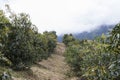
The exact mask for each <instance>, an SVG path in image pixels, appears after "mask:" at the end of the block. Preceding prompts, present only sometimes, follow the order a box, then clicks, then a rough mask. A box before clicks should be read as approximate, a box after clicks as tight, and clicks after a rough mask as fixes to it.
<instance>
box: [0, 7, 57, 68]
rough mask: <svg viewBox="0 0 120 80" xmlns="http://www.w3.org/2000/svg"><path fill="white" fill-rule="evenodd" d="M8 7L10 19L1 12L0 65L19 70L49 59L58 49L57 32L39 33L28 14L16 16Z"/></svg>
mask: <svg viewBox="0 0 120 80" xmlns="http://www.w3.org/2000/svg"><path fill="white" fill-rule="evenodd" d="M7 7H8V13H9V15H10V17H9V18H8V17H6V15H5V13H4V12H3V11H2V10H0V64H3V65H10V66H12V68H14V69H17V70H18V69H23V68H26V67H30V66H31V65H32V64H33V63H35V62H38V61H41V60H42V59H47V57H49V56H50V54H51V53H53V51H54V48H55V47H56V42H57V35H56V32H55V31H51V32H47V31H45V32H44V33H43V34H41V33H38V31H37V27H36V26H35V25H33V24H32V22H31V20H30V17H29V15H28V14H25V13H20V14H15V13H13V12H11V10H10V9H9V6H7Z"/></svg>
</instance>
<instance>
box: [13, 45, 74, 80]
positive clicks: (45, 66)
mask: <svg viewBox="0 0 120 80" xmlns="http://www.w3.org/2000/svg"><path fill="white" fill-rule="evenodd" d="M65 48H66V47H65V45H64V44H63V43H57V47H56V49H55V52H54V53H53V54H52V55H51V56H50V57H49V58H48V59H47V60H43V61H41V62H39V63H37V64H36V65H34V66H32V67H31V69H30V70H29V71H27V72H26V71H22V72H18V74H20V75H22V77H23V78H14V80H76V78H68V77H67V75H66V74H67V72H68V71H69V70H70V68H69V66H68V65H67V63H66V62H65V57H64V52H65Z"/></svg>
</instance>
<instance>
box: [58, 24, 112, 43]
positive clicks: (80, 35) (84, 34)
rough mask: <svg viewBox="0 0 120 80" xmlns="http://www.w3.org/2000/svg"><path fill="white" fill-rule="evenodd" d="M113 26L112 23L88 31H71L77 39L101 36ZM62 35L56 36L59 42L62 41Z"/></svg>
mask: <svg viewBox="0 0 120 80" xmlns="http://www.w3.org/2000/svg"><path fill="white" fill-rule="evenodd" d="M113 27H114V25H101V26H98V28H96V29H94V30H92V31H90V32H87V31H84V32H81V33H79V32H77V33H73V35H74V37H75V38H77V39H80V40H81V39H90V40H92V39H94V38H95V37H98V36H101V35H102V34H103V33H104V34H105V35H107V34H108V32H109V30H111V29H112V28H113ZM62 37H63V35H60V36H58V41H59V42H62Z"/></svg>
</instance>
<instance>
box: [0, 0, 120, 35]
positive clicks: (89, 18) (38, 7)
mask: <svg viewBox="0 0 120 80" xmlns="http://www.w3.org/2000/svg"><path fill="white" fill-rule="evenodd" d="M4 4H9V5H10V7H11V9H12V10H14V11H15V12H16V13H20V12H25V13H28V14H29V15H30V17H31V20H32V22H33V24H35V25H36V26H37V27H38V29H39V32H43V31H46V30H48V31H51V30H55V31H56V32H57V34H61V33H70V32H81V31H86V30H91V29H94V28H96V27H97V26H99V25H102V24H116V23H118V22H119V21H120V0H0V8H2V9H4Z"/></svg>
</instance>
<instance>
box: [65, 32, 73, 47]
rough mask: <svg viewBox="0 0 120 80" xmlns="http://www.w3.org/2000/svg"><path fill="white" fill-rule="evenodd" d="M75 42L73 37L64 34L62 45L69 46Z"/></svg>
mask: <svg viewBox="0 0 120 80" xmlns="http://www.w3.org/2000/svg"><path fill="white" fill-rule="evenodd" d="M73 41H75V38H74V37H73V35H72V34H65V35H64V36H63V43H64V44H65V45H66V46H68V45H69V44H70V42H73Z"/></svg>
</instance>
